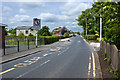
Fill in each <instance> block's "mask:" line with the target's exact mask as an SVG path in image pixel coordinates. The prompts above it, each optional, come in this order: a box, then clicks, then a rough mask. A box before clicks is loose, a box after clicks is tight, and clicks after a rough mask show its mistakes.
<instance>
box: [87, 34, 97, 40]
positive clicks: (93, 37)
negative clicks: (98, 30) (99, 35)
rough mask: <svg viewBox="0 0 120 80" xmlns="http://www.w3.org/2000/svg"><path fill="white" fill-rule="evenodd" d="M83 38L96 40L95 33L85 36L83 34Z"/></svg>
mask: <svg viewBox="0 0 120 80" xmlns="http://www.w3.org/2000/svg"><path fill="white" fill-rule="evenodd" d="M85 38H86V39H88V40H96V37H95V35H87V36H85Z"/></svg>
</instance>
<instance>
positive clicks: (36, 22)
mask: <svg viewBox="0 0 120 80" xmlns="http://www.w3.org/2000/svg"><path fill="white" fill-rule="evenodd" d="M33 29H34V30H40V29H41V22H40V19H37V18H34V19H33Z"/></svg>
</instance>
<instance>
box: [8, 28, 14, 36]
mask: <svg viewBox="0 0 120 80" xmlns="http://www.w3.org/2000/svg"><path fill="white" fill-rule="evenodd" d="M8 32H9V33H11V34H14V35H16V29H13V28H11V29H10V30H9V31H8Z"/></svg>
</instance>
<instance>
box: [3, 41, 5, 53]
mask: <svg viewBox="0 0 120 80" xmlns="http://www.w3.org/2000/svg"><path fill="white" fill-rule="evenodd" d="M3 44H4V47H3V50H4V51H3V52H4V55H5V42H4V43H3Z"/></svg>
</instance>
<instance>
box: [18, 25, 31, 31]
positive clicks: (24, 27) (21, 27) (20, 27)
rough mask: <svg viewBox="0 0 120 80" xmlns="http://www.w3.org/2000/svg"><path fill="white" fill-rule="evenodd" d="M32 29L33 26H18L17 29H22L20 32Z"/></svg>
mask: <svg viewBox="0 0 120 80" xmlns="http://www.w3.org/2000/svg"><path fill="white" fill-rule="evenodd" d="M30 28H32V26H17V27H16V29H20V30H25V29H30Z"/></svg>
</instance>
